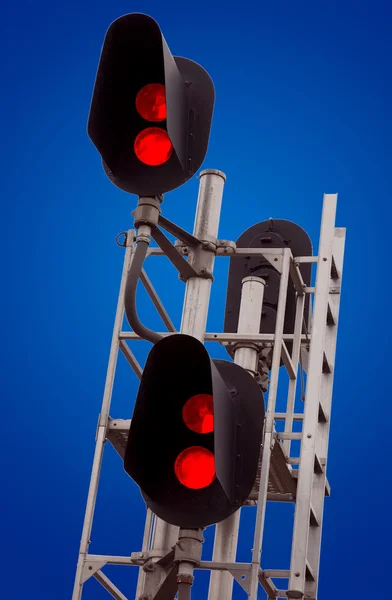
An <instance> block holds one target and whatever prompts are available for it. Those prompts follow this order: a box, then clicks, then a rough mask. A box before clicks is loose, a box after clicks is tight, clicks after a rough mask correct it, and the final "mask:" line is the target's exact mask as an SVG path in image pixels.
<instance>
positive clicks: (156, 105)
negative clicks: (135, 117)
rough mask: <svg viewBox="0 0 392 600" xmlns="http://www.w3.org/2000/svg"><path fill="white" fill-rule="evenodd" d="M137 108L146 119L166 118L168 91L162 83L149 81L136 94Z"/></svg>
mask: <svg viewBox="0 0 392 600" xmlns="http://www.w3.org/2000/svg"><path fill="white" fill-rule="evenodd" d="M136 110H137V112H138V113H139V115H140V116H141V117H143V119H145V120H146V121H153V122H154V123H157V122H159V121H164V120H165V119H166V91H165V86H164V85H163V84H162V83H149V84H148V85H145V86H144V87H142V89H141V90H140V91H139V92H138V94H137V96H136Z"/></svg>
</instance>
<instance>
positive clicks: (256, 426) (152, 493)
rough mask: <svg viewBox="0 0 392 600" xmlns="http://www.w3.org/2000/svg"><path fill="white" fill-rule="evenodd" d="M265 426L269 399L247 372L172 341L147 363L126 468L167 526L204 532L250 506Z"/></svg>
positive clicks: (198, 346)
mask: <svg viewBox="0 0 392 600" xmlns="http://www.w3.org/2000/svg"><path fill="white" fill-rule="evenodd" d="M263 426H264V400H263V396H262V394H261V392H260V388H259V386H258V385H257V383H256V382H255V380H254V379H253V377H252V376H251V375H249V373H248V372H247V371H245V369H243V368H242V367H239V366H238V365H236V364H234V363H232V362H228V361H221V360H211V359H210V357H209V355H208V352H207V350H206V349H205V347H204V346H203V344H202V343H201V342H199V341H198V340H197V339H195V338H193V337H190V336H188V335H183V334H174V335H170V336H168V337H166V338H164V339H162V340H160V341H159V342H158V343H157V344H155V345H154V346H153V348H152V350H151V352H150V354H149V356H148V358H147V362H146V366H145V368H144V371H143V376H142V379H141V383H140V388H139V392H138V396H137V399H136V404H135V409H134V413H133V417H132V420H131V426H130V431H129V437H128V442H127V447H126V451H125V457H124V468H125V471H126V472H127V473H128V474H129V475H130V476H131V477H132V478H133V479H134V480H135V481H136V483H137V484H138V485H139V486H140V488H141V491H142V493H143V496H144V498H145V500H146V502H147V505H148V506H149V507H150V508H151V510H152V511H153V512H154V513H155V514H156V515H158V516H159V517H160V518H162V519H164V520H165V521H167V522H168V523H172V524H173V525H179V526H180V527H185V528H197V527H204V526H206V525H209V524H212V523H217V522H219V521H222V520H223V519H225V518H227V517H228V516H229V515H230V514H232V513H233V512H235V511H236V510H237V509H238V508H239V507H240V506H241V505H242V504H243V503H244V501H245V500H246V499H247V498H248V496H249V493H250V491H251V489H252V486H253V484H254V481H255V478H256V472H257V466H258V459H259V455H260V449H261V442H262V433H263Z"/></svg>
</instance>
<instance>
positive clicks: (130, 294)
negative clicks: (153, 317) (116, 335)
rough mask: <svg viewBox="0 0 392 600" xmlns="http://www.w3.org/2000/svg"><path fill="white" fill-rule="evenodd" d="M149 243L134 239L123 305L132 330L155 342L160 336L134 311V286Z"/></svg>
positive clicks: (135, 286)
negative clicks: (134, 243) (144, 323)
mask: <svg viewBox="0 0 392 600" xmlns="http://www.w3.org/2000/svg"><path fill="white" fill-rule="evenodd" d="M148 246H149V243H148V242H147V241H146V240H144V239H143V240H136V250H135V254H134V255H133V260H132V264H131V268H130V269H129V273H128V277H127V284H126V287H125V297H124V307H125V314H126V317H127V320H128V323H129V324H130V326H131V327H132V329H133V331H134V332H135V333H137V335H140V337H141V338H143V339H145V340H148V341H149V342H152V343H153V344H156V342H159V340H161V339H162V336H161V335H160V334H159V333H156V332H155V331H152V329H148V328H147V327H145V326H144V325H143V323H141V322H140V320H139V317H138V316H137V311H136V288H137V284H138V281H139V278H140V274H141V272H142V268H143V263H144V259H145V258H146V255H147V250H148Z"/></svg>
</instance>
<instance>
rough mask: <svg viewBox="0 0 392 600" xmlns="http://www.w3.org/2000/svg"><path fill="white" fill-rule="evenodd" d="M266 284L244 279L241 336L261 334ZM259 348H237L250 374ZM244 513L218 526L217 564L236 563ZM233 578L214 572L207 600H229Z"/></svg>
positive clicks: (238, 360)
mask: <svg viewBox="0 0 392 600" xmlns="http://www.w3.org/2000/svg"><path fill="white" fill-rule="evenodd" d="M264 286H265V281H264V279H261V278H260V277H245V279H243V280H242V294H241V305H240V313H239V319H238V333H245V334H252V333H259V331H260V320H261V312H262V307H263V296H264ZM257 361H258V348H257V346H255V345H254V344H243V345H242V344H241V345H238V346H237V348H236V350H235V354H234V362H235V363H236V364H237V365H240V366H241V367H243V368H244V369H247V370H249V371H250V372H251V373H255V372H256V371H257ZM240 514H241V510H237V512H235V513H234V514H233V515H231V516H230V517H229V518H228V519H225V520H224V521H222V522H221V523H218V524H217V525H216V529H215V540H214V552H213V557H212V560H213V561H216V562H235V559H236V554H237V543H238V534H239V526H240ZM232 589H233V576H232V575H231V573H228V572H227V571H212V572H211V577H210V587H209V592H208V600H222V599H223V598H224V599H225V600H229V599H230V598H231V595H232Z"/></svg>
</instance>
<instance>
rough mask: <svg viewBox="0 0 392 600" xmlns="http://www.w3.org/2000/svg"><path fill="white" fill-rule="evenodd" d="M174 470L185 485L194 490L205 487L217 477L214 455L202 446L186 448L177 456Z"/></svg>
mask: <svg viewBox="0 0 392 600" xmlns="http://www.w3.org/2000/svg"><path fill="white" fill-rule="evenodd" d="M174 472H175V474H176V477H177V479H178V481H179V482H180V483H182V485H184V486H185V487H187V488H190V489H192V490H200V489H202V488H205V487H207V486H209V485H211V483H212V482H213V481H214V479H215V477H216V473H215V459H214V455H213V453H212V452H210V450H207V448H203V447H202V446H191V447H190V448H186V449H185V450H183V451H182V452H180V454H179V455H178V456H177V459H176V462H175V463H174Z"/></svg>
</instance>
